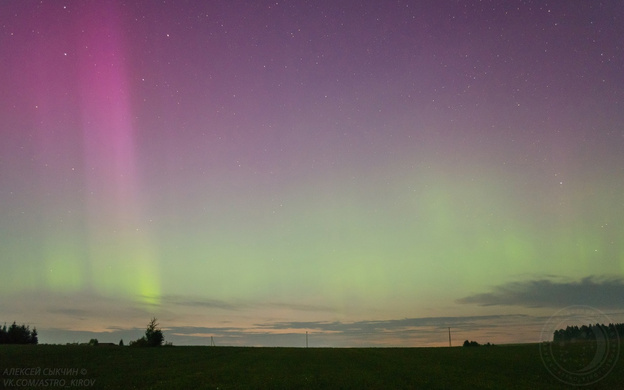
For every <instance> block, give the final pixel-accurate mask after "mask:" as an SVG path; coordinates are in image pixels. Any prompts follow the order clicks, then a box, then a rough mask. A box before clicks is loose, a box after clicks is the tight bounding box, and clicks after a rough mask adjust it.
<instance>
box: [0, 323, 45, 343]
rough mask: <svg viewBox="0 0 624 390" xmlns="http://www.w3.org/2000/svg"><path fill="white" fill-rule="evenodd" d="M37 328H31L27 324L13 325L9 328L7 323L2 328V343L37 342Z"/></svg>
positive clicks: (0, 339) (0, 332) (0, 340)
mask: <svg viewBox="0 0 624 390" xmlns="http://www.w3.org/2000/svg"><path fill="white" fill-rule="evenodd" d="M38 342H39V339H38V338H37V328H33V329H32V330H30V327H28V326H26V325H17V324H16V323H15V322H13V325H11V326H9V327H8V328H7V326H6V324H4V326H3V327H1V328H0V344H37V343H38Z"/></svg>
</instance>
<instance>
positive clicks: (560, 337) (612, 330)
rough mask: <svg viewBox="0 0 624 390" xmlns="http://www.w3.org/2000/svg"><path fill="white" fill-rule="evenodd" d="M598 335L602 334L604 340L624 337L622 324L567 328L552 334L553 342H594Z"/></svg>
mask: <svg viewBox="0 0 624 390" xmlns="http://www.w3.org/2000/svg"><path fill="white" fill-rule="evenodd" d="M598 334H603V335H604V337H605V338H616V337H617V338H622V337H624V324H609V325H604V324H596V325H591V324H590V325H582V326H581V327H578V326H576V325H575V326H568V327H567V328H565V329H559V330H556V331H555V332H554V334H553V341H555V342H567V341H596V335H598Z"/></svg>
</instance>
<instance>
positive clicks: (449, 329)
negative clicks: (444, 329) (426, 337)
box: [448, 326, 451, 347]
mask: <svg viewBox="0 0 624 390" xmlns="http://www.w3.org/2000/svg"><path fill="white" fill-rule="evenodd" d="M448 331H449V347H450V346H451V327H450V326H449V328H448Z"/></svg>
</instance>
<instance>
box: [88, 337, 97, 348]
mask: <svg viewBox="0 0 624 390" xmlns="http://www.w3.org/2000/svg"><path fill="white" fill-rule="evenodd" d="M98 344H99V342H98V339H91V340H89V345H91V346H93V347H97V345H98Z"/></svg>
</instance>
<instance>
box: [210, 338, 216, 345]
mask: <svg viewBox="0 0 624 390" xmlns="http://www.w3.org/2000/svg"><path fill="white" fill-rule="evenodd" d="M210 346H211V347H214V346H215V343H214V339H213V338H212V336H210Z"/></svg>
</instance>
